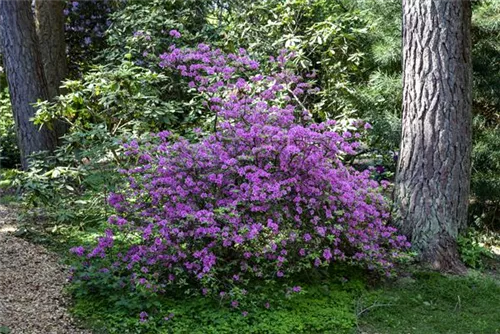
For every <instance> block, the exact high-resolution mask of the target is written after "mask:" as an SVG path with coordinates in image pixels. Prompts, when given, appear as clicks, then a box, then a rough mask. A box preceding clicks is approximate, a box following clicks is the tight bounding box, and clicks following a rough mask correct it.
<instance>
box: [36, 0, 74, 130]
mask: <svg viewBox="0 0 500 334" xmlns="http://www.w3.org/2000/svg"><path fill="white" fill-rule="evenodd" d="M65 5H66V3H65V1H61V0H36V1H35V13H36V15H35V18H36V29H37V34H38V40H39V42H40V53H41V55H42V62H43V68H44V74H45V79H46V80H47V88H48V92H49V99H51V100H52V99H53V98H54V97H56V96H57V95H59V94H60V88H59V87H60V86H61V82H62V81H63V80H64V79H65V78H66V75H67V74H68V66H67V62H66V40H65V36H64V20H65V17H64V14H63V10H64V7H65ZM54 127H55V130H56V133H57V138H60V137H61V136H62V135H64V134H65V133H66V132H67V130H68V126H67V124H66V123H64V122H62V121H57V122H55V124H54Z"/></svg>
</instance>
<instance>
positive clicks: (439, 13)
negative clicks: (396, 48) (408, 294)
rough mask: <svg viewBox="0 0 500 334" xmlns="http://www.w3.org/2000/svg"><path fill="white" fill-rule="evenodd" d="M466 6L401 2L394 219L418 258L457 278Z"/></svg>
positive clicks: (449, 1) (467, 63) (466, 147)
mask: <svg viewBox="0 0 500 334" xmlns="http://www.w3.org/2000/svg"><path fill="white" fill-rule="evenodd" d="M470 20H471V4H470V2H469V1H466V0H403V124H402V126H403V131H402V141H401V151H400V157H399V162H398V167H397V176H396V186H395V199H396V203H395V208H396V215H395V220H396V223H397V225H398V226H399V228H400V230H401V232H403V233H404V234H406V235H407V236H409V237H410V240H411V242H412V244H413V247H414V248H415V249H416V250H417V251H419V253H420V256H421V260H422V261H423V262H424V263H427V264H430V265H431V266H432V267H433V268H434V269H437V270H441V271H447V272H455V273H463V272H464V271H465V267H464V266H463V264H462V263H461V262H460V260H459V256H458V252H457V244H456V240H457V236H458V232H459V230H460V229H463V228H464V227H466V224H467V207H468V201H469V183H470V154H471V90H472V87H471V70H472V68H471V67H472V65H471V37H470V25H471V22H470Z"/></svg>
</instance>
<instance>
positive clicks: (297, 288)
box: [292, 286, 302, 292]
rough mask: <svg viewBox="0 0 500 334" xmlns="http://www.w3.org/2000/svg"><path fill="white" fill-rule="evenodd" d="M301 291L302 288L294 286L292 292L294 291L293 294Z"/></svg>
mask: <svg viewBox="0 0 500 334" xmlns="http://www.w3.org/2000/svg"><path fill="white" fill-rule="evenodd" d="M301 290H302V288H301V287H300V286H294V287H293V288H292V291H293V292H300V291H301Z"/></svg>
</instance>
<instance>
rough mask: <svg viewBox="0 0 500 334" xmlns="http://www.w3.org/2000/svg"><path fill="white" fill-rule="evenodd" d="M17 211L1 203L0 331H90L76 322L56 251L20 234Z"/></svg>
mask: <svg viewBox="0 0 500 334" xmlns="http://www.w3.org/2000/svg"><path fill="white" fill-rule="evenodd" d="M14 218H15V217H14V213H13V212H12V210H11V209H9V208H8V207H6V206H3V205H1V204H0V333H2V334H3V333H9V334H17V333H23V334H38V333H40V334H52V333H54V334H66V333H68V334H79V333H90V332H89V331H87V330H83V329H81V328H79V327H78V326H76V325H75V323H74V321H73V320H72V319H71V317H70V316H69V314H68V312H67V309H66V306H67V305H68V299H67V297H66V296H64V294H63V292H62V289H63V286H64V284H65V283H66V276H67V271H66V268H65V267H64V266H62V265H61V264H60V263H59V262H58V259H57V257H56V256H55V254H53V253H51V252H49V251H47V250H46V249H45V248H43V247H41V246H39V245H34V244H31V243H29V242H28V241H26V240H23V239H20V238H17V237H15V236H14V234H13V232H14V231H15V230H16V226H15V220H14Z"/></svg>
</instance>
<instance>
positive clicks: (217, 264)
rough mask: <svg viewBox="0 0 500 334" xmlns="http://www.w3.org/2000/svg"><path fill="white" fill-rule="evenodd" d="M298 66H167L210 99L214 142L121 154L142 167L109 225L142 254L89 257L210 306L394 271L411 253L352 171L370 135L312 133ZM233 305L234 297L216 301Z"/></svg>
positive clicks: (202, 59) (158, 145) (137, 146)
mask: <svg viewBox="0 0 500 334" xmlns="http://www.w3.org/2000/svg"><path fill="white" fill-rule="evenodd" d="M136 33H137V34H138V35H137V36H142V35H143V33H142V32H140V33H139V32H136ZM170 35H171V36H172V37H175V36H177V35H176V34H175V33H174V34H173V33H172V31H171V32H170ZM290 57H291V55H289V54H287V53H286V52H281V53H280V55H279V57H277V63H275V64H274V65H273V66H274V67H276V68H277V70H276V72H275V73H272V74H270V75H263V74H262V73H259V71H258V69H259V64H258V63H256V62H254V61H252V59H250V58H249V56H248V55H247V53H246V52H243V51H239V52H238V53H237V54H231V55H226V54H224V53H223V52H222V51H221V50H218V49H214V48H212V47H210V46H209V45H206V44H200V45H199V46H198V47H197V48H195V49H179V48H177V47H175V46H173V47H171V48H169V50H168V51H167V52H165V53H163V54H161V55H160V66H161V67H162V68H165V69H168V70H169V71H177V73H179V75H180V76H182V77H183V78H185V80H186V81H185V82H186V89H187V88H188V87H191V88H192V89H196V90H200V91H203V94H201V95H200V98H202V99H204V100H203V102H204V104H203V105H204V107H205V112H206V113H207V114H209V115H211V116H215V115H217V124H214V126H215V131H211V134H209V135H204V133H203V132H202V131H201V132H198V133H196V134H195V138H196V140H188V139H185V138H182V137H176V136H172V135H171V134H170V133H169V132H161V133H158V134H157V135H156V136H154V140H152V141H149V142H142V141H141V142H139V141H130V142H128V143H126V144H124V145H123V149H124V151H125V152H124V154H125V155H126V156H127V157H129V158H131V161H137V163H135V164H134V163H132V164H131V165H130V166H129V167H128V168H127V169H124V170H121V171H120V173H121V176H122V178H123V185H122V188H121V189H119V190H118V191H117V192H116V193H113V194H111V195H110V196H109V198H108V201H109V203H110V205H111V206H112V207H113V208H114V209H115V211H116V213H115V215H113V216H111V217H110V218H109V219H108V222H109V223H110V226H112V227H113V229H114V230H115V231H118V232H115V233H124V232H123V231H126V232H127V233H129V232H131V233H133V234H134V235H137V242H136V243H134V245H133V246H130V248H129V249H128V250H127V251H125V252H123V253H124V254H122V255H121V256H119V257H118V258H115V257H114V256H115V255H113V252H109V250H110V249H111V248H113V247H114V236H113V232H112V231H111V230H110V231H109V232H107V233H106V235H105V236H103V237H101V238H99V239H98V246H97V247H96V248H95V249H93V250H92V251H91V253H90V254H89V255H88V256H87V257H88V258H89V259H90V260H91V259H92V258H93V257H104V256H106V255H108V256H113V257H114V258H112V259H111V261H114V262H118V263H119V265H118V267H117V268H116V269H123V270H124V271H127V272H130V273H133V274H136V276H134V277H133V279H132V280H131V283H133V284H136V282H138V281H139V280H140V276H141V275H143V274H141V273H146V272H148V273H155V272H161V273H162V274H161V275H158V276H157V277H151V278H150V276H152V275H151V274H148V276H147V277H148V281H147V282H144V283H146V286H147V284H150V285H151V287H152V289H154V288H155V287H156V286H160V287H161V286H163V287H165V286H166V287H168V288H170V287H173V288H176V287H182V288H183V286H182V285H181V284H182V282H186V281H192V282H196V283H197V284H199V288H201V291H202V293H203V294H205V293H206V294H208V293H209V291H214V293H217V292H215V291H220V289H222V288H223V289H226V285H228V284H229V285H231V286H239V287H241V286H242V285H243V284H245V282H247V281H248V280H249V279H256V280H264V279H276V277H278V278H279V277H284V276H285V274H284V273H287V274H294V273H297V272H299V271H300V270H303V269H302V268H307V267H310V266H311V265H314V266H315V267H319V266H320V265H322V264H325V265H326V264H327V263H329V262H331V261H332V259H333V258H334V255H335V260H336V261H348V262H352V261H355V262H357V263H359V264H363V265H365V266H366V267H368V266H373V267H374V268H376V269H378V270H380V271H382V272H386V271H390V270H391V268H392V261H394V260H395V256H394V254H402V253H403V252H402V251H404V250H405V249H406V248H407V247H408V242H407V241H406V238H405V237H403V236H399V235H398V234H397V231H396V229H394V228H392V227H390V226H388V225H387V224H386V222H385V220H386V219H387V217H388V215H389V214H388V206H387V203H386V202H385V200H384V197H383V196H382V194H381V193H380V184H379V183H378V182H376V181H375V180H373V179H372V178H371V175H370V172H369V171H357V170H355V169H353V168H352V167H349V166H346V165H344V163H343V161H344V159H343V156H344V155H348V154H353V153H356V152H357V151H358V150H359V145H360V144H359V143H358V142H356V141H354V140H355V138H354V137H356V135H355V134H356V133H363V131H361V132H360V131H359V130H357V129H353V130H351V131H350V132H349V133H347V132H346V133H339V132H337V131H335V130H332V126H333V125H334V124H335V122H333V121H328V122H324V123H314V122H313V121H312V119H311V117H310V116H311V115H309V113H308V112H303V111H302V109H301V107H300V105H297V104H296V103H295V102H294V100H293V99H292V100H290V101H285V100H283V99H282V96H286V95H289V93H288V87H297V88H299V89H301V90H303V92H301V93H303V94H308V92H307V91H308V89H309V87H310V85H309V84H308V83H305V82H304V81H303V79H302V78H301V77H300V76H298V75H296V74H294V73H292V72H291V71H290V70H289V69H287V67H286V66H285V65H286V62H287V61H289V59H290ZM256 77H257V78H258V80H252V79H250V80H248V79H247V78H256ZM362 124H363V123H359V124H358V126H361V125H362ZM353 134H354V135H353ZM341 241H342V242H341ZM186 245H189V246H188V247H186ZM367 246H368V248H367ZM82 254H83V253H82ZM310 254H318V255H317V257H316V258H314V257H313V256H312V255H310ZM396 259H397V257H396ZM322 261H323V262H322ZM120 267H121V268H120ZM174 275H177V276H174ZM206 282H221V283H220V285H219V286H216V287H214V286H213V285H210V286H209V285H206V284H207V283H206ZM210 284H212V283H210ZM208 288H209V289H208ZM296 288H300V287H294V288H293V289H292V290H293V291H294V292H298V291H295V290H297V289H296ZM198 291H200V290H198ZM226 291H230V290H226ZM226 295H231V296H232V295H233V294H232V292H228V293H226V292H224V291H220V293H219V296H220V297H221V298H224V297H225V296H226ZM234 302H236V303H237V301H235V300H233V302H232V303H231V304H233V303H234ZM237 305H238V304H237ZM233 307H234V306H233Z"/></svg>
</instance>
